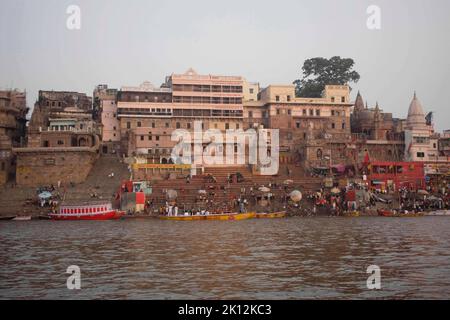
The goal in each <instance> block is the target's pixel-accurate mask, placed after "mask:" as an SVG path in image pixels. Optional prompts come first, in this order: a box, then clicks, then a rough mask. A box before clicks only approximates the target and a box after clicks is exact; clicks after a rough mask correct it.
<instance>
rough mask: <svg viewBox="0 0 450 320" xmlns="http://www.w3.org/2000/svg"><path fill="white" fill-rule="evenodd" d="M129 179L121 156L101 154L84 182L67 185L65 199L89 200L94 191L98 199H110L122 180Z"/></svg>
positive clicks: (126, 167)
mask: <svg viewBox="0 0 450 320" xmlns="http://www.w3.org/2000/svg"><path fill="white" fill-rule="evenodd" d="M111 173H114V176H113V177H110V175H111ZM129 179H130V172H129V170H128V165H127V164H125V163H123V160H122V159H121V158H119V157H118V156H116V155H102V156H101V157H100V158H99V159H97V161H96V163H95V165H94V167H93V168H92V170H91V172H90V173H89V175H88V177H87V179H86V181H85V182H83V183H81V184H78V185H75V186H74V187H71V186H68V187H67V189H66V191H67V192H66V195H65V200H66V201H77V200H89V199H92V197H91V194H92V193H96V194H97V196H98V199H105V200H111V199H112V198H113V195H114V193H116V192H117V191H118V190H119V188H120V185H121V183H122V181H124V180H129Z"/></svg>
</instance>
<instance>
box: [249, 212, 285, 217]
mask: <svg viewBox="0 0 450 320" xmlns="http://www.w3.org/2000/svg"><path fill="white" fill-rule="evenodd" d="M285 217H286V211H279V212H269V213H257V214H256V218H258V219H274V218H285Z"/></svg>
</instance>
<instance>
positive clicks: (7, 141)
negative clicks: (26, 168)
mask: <svg viewBox="0 0 450 320" xmlns="http://www.w3.org/2000/svg"><path fill="white" fill-rule="evenodd" d="M27 113H28V108H27V105H26V93H25V92H21V91H17V90H4V91H0V185H3V184H5V183H6V182H7V181H8V180H12V179H13V178H14V174H15V166H16V160H15V157H14V155H13V153H12V148H13V147H17V146H19V145H21V144H22V143H23V141H24V139H25V131H26V121H27V120H26V115H27Z"/></svg>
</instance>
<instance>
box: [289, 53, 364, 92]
mask: <svg viewBox="0 0 450 320" xmlns="http://www.w3.org/2000/svg"><path fill="white" fill-rule="evenodd" d="M354 65H355V61H353V59H351V58H341V57H339V56H336V57H332V58H330V59H326V58H320V57H317V58H311V59H308V60H305V62H304V63H303V67H302V75H303V77H302V78H301V79H298V80H295V81H294V84H295V86H296V87H295V92H296V95H297V96H298V97H310V98H319V97H321V95H322V91H323V90H324V89H325V85H328V84H331V85H333V84H334V85H345V84H349V83H350V82H354V83H357V82H358V80H359V78H360V75H359V73H358V72H356V71H355V70H353V66H354Z"/></svg>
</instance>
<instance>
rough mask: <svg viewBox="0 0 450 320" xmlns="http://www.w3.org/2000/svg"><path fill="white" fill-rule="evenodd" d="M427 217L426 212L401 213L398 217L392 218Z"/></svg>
mask: <svg viewBox="0 0 450 320" xmlns="http://www.w3.org/2000/svg"><path fill="white" fill-rule="evenodd" d="M423 216H425V213H424V212H417V213H399V214H396V215H393V216H392V217H395V218H417V217H423Z"/></svg>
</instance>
